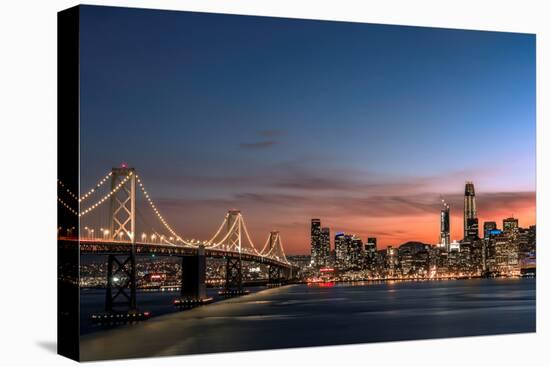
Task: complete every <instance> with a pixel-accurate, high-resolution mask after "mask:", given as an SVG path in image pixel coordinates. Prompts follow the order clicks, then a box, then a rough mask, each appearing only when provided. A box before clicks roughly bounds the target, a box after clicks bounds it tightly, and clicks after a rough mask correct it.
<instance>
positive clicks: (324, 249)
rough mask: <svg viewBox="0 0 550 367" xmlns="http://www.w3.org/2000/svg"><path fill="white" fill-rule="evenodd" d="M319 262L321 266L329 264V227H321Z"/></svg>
mask: <svg viewBox="0 0 550 367" xmlns="http://www.w3.org/2000/svg"><path fill="white" fill-rule="evenodd" d="M320 263H321V265H323V266H328V265H330V264H331V261H330V228H328V227H323V228H321V254H320Z"/></svg>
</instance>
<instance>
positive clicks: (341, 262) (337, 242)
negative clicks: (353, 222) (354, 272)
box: [334, 232, 347, 269]
mask: <svg viewBox="0 0 550 367" xmlns="http://www.w3.org/2000/svg"><path fill="white" fill-rule="evenodd" d="M334 252H335V255H336V256H335V263H336V264H335V265H336V267H337V268H338V269H345V266H346V256H347V244H346V235H345V233H344V232H337V233H336V235H335V236H334Z"/></svg>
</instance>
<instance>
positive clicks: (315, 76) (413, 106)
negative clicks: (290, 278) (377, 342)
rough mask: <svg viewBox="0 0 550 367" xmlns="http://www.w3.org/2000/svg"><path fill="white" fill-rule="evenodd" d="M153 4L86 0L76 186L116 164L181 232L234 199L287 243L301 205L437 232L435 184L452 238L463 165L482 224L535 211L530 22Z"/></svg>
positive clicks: (204, 233)
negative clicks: (489, 28)
mask: <svg viewBox="0 0 550 367" xmlns="http://www.w3.org/2000/svg"><path fill="white" fill-rule="evenodd" d="M162 14H163V16H162V17H161V16H160V15H159V14H157V13H156V12H154V11H143V10H138V9H114V8H102V9H101V11H99V10H98V9H95V8H93V7H91V8H87V10H86V11H85V12H83V13H82V18H81V41H82V43H81V45H82V46H81V55H82V61H81V62H82V69H81V70H82V74H81V85H82V101H81V149H82V152H81V158H82V170H81V178H82V187H83V190H86V189H87V188H88V187H89V186H91V185H93V184H94V183H95V182H94V180H95V179H96V178H97V177H102V175H103V174H104V173H105V170H106V167H113V166H118V165H119V164H120V163H121V162H126V163H128V165H129V166H132V167H136V168H137V169H138V170H139V172H140V173H141V174H142V176H143V177H144V179H145V180H147V187H148V188H150V190H151V193H152V195H154V197H155V198H156V202H157V204H158V207H159V209H160V210H161V211H162V213H163V215H164V216H165V217H166V218H167V219H168V220H169V222H170V223H172V224H173V225H174V227H175V228H177V230H178V232H179V233H182V234H183V235H185V236H186V237H190V238H201V239H207V238H208V237H209V236H210V235H211V234H212V232H213V231H214V230H215V229H216V228H213V227H212V223H217V221H218V219H219V218H220V217H222V216H223V215H224V213H225V212H226V211H227V210H228V209H230V208H238V209H240V210H241V211H242V212H243V213H245V215H246V217H247V218H249V219H248V226H249V229H250V232H251V234H252V237H253V238H254V240H255V242H257V243H263V241H265V238H266V236H267V234H268V233H269V231H271V230H273V229H277V230H279V231H280V232H281V235H282V239H283V241H284V244H285V249H287V252H288V253H289V254H298V253H304V254H305V253H309V245H310V238H309V236H310V227H309V225H310V220H311V218H321V219H322V221H323V226H327V227H330V228H331V234H332V233H335V232H338V231H342V232H346V233H355V234H356V235H358V236H359V237H361V238H362V239H366V238H367V237H376V238H377V239H378V246H379V247H380V248H384V247H386V246H388V245H399V244H401V243H404V242H407V241H410V240H417V241H421V242H426V243H432V244H435V243H437V242H438V240H439V235H440V231H439V225H440V209H441V201H440V198H441V197H443V198H444V199H445V201H446V202H447V203H449V205H450V206H451V218H450V224H451V239H453V240H454V239H457V240H459V239H461V238H462V235H461V233H462V232H463V223H462V221H463V213H462V206H463V185H464V182H465V181H473V182H475V184H476V198H477V211H478V218H479V227H480V228H481V227H482V225H483V222H485V221H496V222H497V223H500V222H501V221H502V219H504V218H507V217H510V216H512V215H513V216H514V217H516V218H519V220H520V226H522V227H528V226H529V225H532V224H535V150H534V147H535V146H534V144H535V84H534V83H535V37H534V36H533V35H525V34H513V33H502V32H476V31H462V30H449V29H434V28H420V27H401V26H400V27H397V26H383V25H373V24H356V23H341V22H317V21H303V20H301V21H298V20H291V19H277V18H259V17H239V16H227V15H223V16H222V15H216V14H198V13H179V12H178V13H170V12H169V13H166V12H162ZM260 20H261V21H260ZM304 25H307V27H306V26H304ZM252 30H253V31H252ZM304 45H305V46H304ZM298 46H299V47H298ZM191 50H192V52H191ZM158 55H163V57H158ZM99 141H101V142H102V144H98V142H99ZM120 141H125V142H126V144H123V145H122V146H121V145H120V144H119V143H120ZM189 213H193V215H188V214H189ZM333 237H334V236H332V235H331V241H333ZM332 246H333V244H332Z"/></svg>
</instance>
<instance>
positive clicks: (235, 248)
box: [57, 165, 295, 317]
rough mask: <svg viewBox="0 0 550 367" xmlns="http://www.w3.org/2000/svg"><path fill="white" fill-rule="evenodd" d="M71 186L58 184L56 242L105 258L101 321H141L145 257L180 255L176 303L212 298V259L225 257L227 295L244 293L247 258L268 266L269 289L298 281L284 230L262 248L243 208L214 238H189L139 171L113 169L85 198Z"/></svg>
mask: <svg viewBox="0 0 550 367" xmlns="http://www.w3.org/2000/svg"><path fill="white" fill-rule="evenodd" d="M68 186H69V185H67V184H66V183H65V182H63V181H61V180H58V197H57V200H58V204H59V208H60V211H59V212H60V215H59V217H60V220H59V222H60V223H67V225H62V224H60V225H59V227H58V245H59V248H60V251H61V252H63V251H72V250H74V249H75V248H76V249H78V255H79V256H80V255H92V254H94V255H105V256H107V274H106V278H107V279H106V280H107V282H106V283H107V291H106V296H105V314H104V315H103V317H113V316H117V317H118V316H123V315H126V316H128V317H138V315H139V316H140V317H142V316H143V314H142V313H138V311H137V309H138V307H137V299H136V283H137V282H136V258H137V257H138V256H140V255H144V256H146V255H155V256H177V257H181V267H182V274H181V288H180V289H181V295H180V298H179V299H177V300H175V303H178V304H189V305H193V304H201V303H205V302H207V301H209V300H210V299H209V298H207V297H206V286H205V281H206V259H207V258H217V259H224V260H225V287H224V290H223V291H221V292H220V293H221V294H222V295H227V296H232V295H240V294H245V293H246V290H244V289H243V267H242V262H243V261H250V262H255V263H258V264H264V265H265V266H267V268H268V272H267V274H268V279H267V281H268V284H269V285H278V284H282V283H284V282H285V281H287V280H289V279H290V278H292V277H293V270H295V269H294V268H293V266H292V265H291V264H290V263H289V261H288V260H287V258H286V256H285V252H284V247H283V243H282V240H281V235H280V233H279V232H278V231H271V232H270V233H269V234H267V239H266V241H265V243H264V244H263V246H262V247H261V248H259V247H257V246H256V245H255V244H254V242H253V241H252V239H251V236H250V234H249V231H248V229H247V227H246V223H245V220H244V217H243V215H242V213H241V212H240V211H239V210H236V209H230V210H228V211H227V213H226V214H225V216H224V217H223V220H221V225H220V226H219V227H218V229H217V231H215V233H214V234H213V235H212V237H211V238H210V239H208V240H199V239H194V238H186V237H185V236H184V235H182V234H180V233H179V232H178V231H176V230H175V229H174V227H173V226H172V225H170V224H169V223H168V221H167V220H166V219H165V217H164V216H163V215H162V214H161V213H160V211H159V208H158V206H157V205H156V204H155V202H154V201H153V199H152V197H151V195H150V193H149V191H148V190H147V189H146V188H145V185H144V183H143V180H142V178H141V177H140V176H139V175H138V174H137V172H136V170H135V169H134V168H129V167H127V166H125V165H122V166H121V167H119V168H113V169H112V170H111V171H110V172H109V173H108V174H106V175H105V176H104V177H103V178H101V179H100V180H99V181H98V182H97V184H96V185H94V186H93V187H92V188H91V189H89V190H88V191H87V192H85V193H84V194H83V195H77V194H75V191H73V190H72V189H71V188H70V187H68ZM143 204H145V205H143ZM146 212H148V214H149V215H146ZM65 218H67V219H66V220H64V219H65ZM150 218H153V220H151V219H150ZM220 219H221V218H220Z"/></svg>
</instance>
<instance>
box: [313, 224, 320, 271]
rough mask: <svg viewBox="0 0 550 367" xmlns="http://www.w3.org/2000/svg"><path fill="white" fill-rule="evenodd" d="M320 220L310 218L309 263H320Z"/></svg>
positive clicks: (316, 264) (317, 264) (315, 264)
mask: <svg viewBox="0 0 550 367" xmlns="http://www.w3.org/2000/svg"><path fill="white" fill-rule="evenodd" d="M321 253H322V251H321V220H320V219H312V220H311V264H312V265H313V266H320V265H321Z"/></svg>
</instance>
